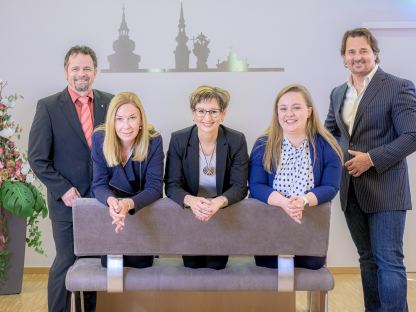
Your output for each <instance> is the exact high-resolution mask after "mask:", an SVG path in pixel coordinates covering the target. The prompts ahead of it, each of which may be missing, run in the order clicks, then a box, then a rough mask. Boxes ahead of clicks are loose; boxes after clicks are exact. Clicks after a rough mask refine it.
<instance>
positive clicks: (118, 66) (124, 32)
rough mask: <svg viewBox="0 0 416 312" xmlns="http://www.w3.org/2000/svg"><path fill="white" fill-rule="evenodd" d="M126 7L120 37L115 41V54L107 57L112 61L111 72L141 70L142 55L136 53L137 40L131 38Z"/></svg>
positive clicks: (119, 30) (119, 31)
mask: <svg viewBox="0 0 416 312" xmlns="http://www.w3.org/2000/svg"><path fill="white" fill-rule="evenodd" d="M129 31H130V30H129V28H128V27H127V22H126V15H125V8H124V7H123V18H122V21H121V25H120V28H119V29H118V34H119V35H118V39H117V40H116V41H114V42H113V50H114V51H115V53H114V54H111V55H109V56H108V57H107V59H108V62H109V63H110V70H109V71H110V72H137V71H139V63H140V60H141V57H140V55H137V54H134V53H133V51H134V49H135V46H136V44H135V42H134V41H133V40H131V39H130V38H129Z"/></svg>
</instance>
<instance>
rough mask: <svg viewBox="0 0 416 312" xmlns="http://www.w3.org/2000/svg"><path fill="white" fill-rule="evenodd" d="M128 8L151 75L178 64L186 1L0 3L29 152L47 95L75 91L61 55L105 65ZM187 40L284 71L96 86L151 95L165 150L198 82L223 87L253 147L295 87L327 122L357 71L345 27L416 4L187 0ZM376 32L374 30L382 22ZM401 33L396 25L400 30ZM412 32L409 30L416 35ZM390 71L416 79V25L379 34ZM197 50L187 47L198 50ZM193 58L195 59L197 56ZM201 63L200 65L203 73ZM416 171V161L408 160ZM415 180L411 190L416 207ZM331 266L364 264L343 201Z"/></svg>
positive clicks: (107, 79)
mask: <svg viewBox="0 0 416 312" xmlns="http://www.w3.org/2000/svg"><path fill="white" fill-rule="evenodd" d="M123 5H125V6H126V18H127V23H128V26H129V28H130V38H131V39H132V40H134V41H135V42H136V50H135V53H137V54H140V55H141V57H142V62H141V63H140V67H144V68H154V67H162V68H172V67H174V57H173V50H174V49H175V47H176V42H175V40H174V38H175V37H176V34H177V24H178V17H179V8H180V1H169V0H154V1H143V0H141V1H133V0H123V1H122V0H114V1H98V0H91V1H81V0H72V1H52V0H44V1H23V0H15V1H7V2H6V1H5V0H2V1H1V3H0V21H1V23H0V38H1V41H0V49H1V50H0V51H1V52H0V78H1V79H6V80H8V81H9V86H8V88H7V90H6V91H8V92H10V93H11V92H17V93H19V94H22V95H24V97H25V98H24V100H22V101H21V102H20V103H19V105H18V106H17V107H16V109H15V112H14V116H15V118H16V119H17V121H19V122H20V123H21V124H22V125H23V127H24V132H23V137H22V140H21V141H20V142H19V146H20V147H21V148H22V149H23V150H25V149H26V148H27V137H28V132H29V129H30V125H31V122H32V118H33V115H34V111H35V107H36V102H37V100H38V99H39V98H42V97H44V96H47V95H49V94H52V93H55V92H58V91H60V90H62V89H63V88H64V87H65V86H66V82H65V80H64V75H63V57H64V55H65V53H66V51H67V50H68V48H69V47H70V46H72V45H75V44H86V45H89V46H91V47H93V48H94V49H95V50H96V52H97V55H98V58H99V64H100V67H101V68H108V66H109V65H108V62H107V59H106V57H107V55H109V54H112V53H113V51H112V43H113V41H114V40H116V39H117V37H118V33H117V30H118V27H119V26H120V20H121V8H122V6H123ZM183 6H184V14H185V21H186V32H187V34H188V37H190V38H191V37H193V36H196V35H197V34H199V33H200V32H201V31H202V32H203V33H204V34H206V35H207V36H208V37H209V38H210V39H211V43H210V46H209V47H210V49H211V54H210V58H209V66H210V67H214V66H215V64H216V63H217V59H220V60H224V59H225V58H226V56H227V55H228V53H229V51H230V48H232V49H233V51H235V52H236V53H237V55H238V57H239V58H241V59H247V60H248V62H249V63H250V65H251V66H252V67H284V68H285V72H283V73H282V72H276V73H168V74H145V73H131V74H104V73H101V74H99V75H98V77H97V80H96V83H95V87H96V88H98V89H101V90H105V91H109V92H113V93H116V92H119V91H123V90H131V91H134V92H136V93H137V94H139V96H140V97H141V99H142V101H143V103H144V105H145V108H146V112H147V113H148V117H149V119H150V120H151V122H152V123H154V124H155V126H156V127H157V128H158V129H159V130H160V131H161V132H162V135H163V138H164V143H165V150H166V147H167V144H168V141H169V138H170V133H171V132H172V131H174V130H177V129H180V128H183V127H185V126H187V125H190V124H191V123H192V119H191V115H190V112H189V110H188V102H187V99H188V95H189V93H190V92H191V91H192V90H193V89H195V87H197V86H198V85H200V84H212V85H217V86H221V87H223V88H225V89H228V90H229V91H230V92H231V95H232V99H231V104H230V108H229V112H228V116H227V118H226V122H225V123H226V124H227V125H228V126H230V127H233V128H236V129H239V130H241V131H243V132H245V133H246V136H247V140H248V144H249V149H251V146H252V144H253V143H254V140H255V138H256V137H257V136H258V135H259V134H260V133H261V132H262V131H263V130H264V129H265V128H266V126H267V124H268V123H269V120H270V116H271V111H272V106H273V101H274V98H275V95H276V93H277V92H278V90H279V89H280V88H282V87H283V86H284V85H286V84H288V83H291V82H300V83H303V84H305V85H306V86H307V87H308V88H309V89H310V91H311V93H312V95H313V97H314V99H315V102H316V104H317V105H318V109H319V112H320V115H321V118H322V119H324V118H325V115H326V112H327V108H328V104H329V100H328V98H329V93H330V91H331V89H332V88H333V87H334V86H336V85H339V84H341V83H343V82H344V81H345V80H346V78H347V75H348V72H347V70H346V69H345V68H344V67H343V65H342V60H341V58H340V55H339V46H340V40H341V37H342V35H343V33H344V31H345V30H346V29H350V28H354V27H358V26H363V25H369V23H375V22H377V23H381V25H386V23H388V22H397V21H402V22H403V21H405V22H411V21H415V18H416V1H414V0H413V1H411V0H407V1H406V0H401V1H399V0H396V1H394V0H391V1H387V0H379V1H368V0H364V1H343V2H338V1H331V0H315V1H307V0H305V1H299V0H297V1H296V0H295V1H284V2H283V1H275V0H258V1H255V2H252V1H241V0H240V1H236V0H230V1H223V0H211V1H196V0H194V1H191V0H184V1H183ZM372 25H373V24H372ZM394 25H397V24H394ZM413 25H414V24H410V26H411V27H412V26H413ZM374 32H375V34H376V36H377V37H378V39H379V44H380V48H381V54H380V57H381V66H382V67H383V69H384V70H386V71H388V72H391V73H394V74H397V75H399V76H402V77H406V78H408V79H411V80H413V81H416V68H415V62H414V55H416V53H415V52H416V40H415V39H416V29H415V28H413V29H412V28H410V29H382V28H378V29H374ZM191 44H192V42H189V44H188V45H189V46H190V45H191ZM191 59H192V58H191ZM194 62H195V61H194V59H192V61H191V63H192V65H193V66H194ZM409 163H410V172H411V174H412V173H414V172H415V167H416V158H415V156H414V155H413V156H411V157H410V158H409ZM415 179H416V177H415V175H414V174H413V175H412V176H411V183H412V184H411V185H412V186H411V189H412V195H413V198H414V202H416V193H415V186H416V181H415ZM415 215H416V213H415V212H414V211H412V212H409V213H408V220H407V225H406V233H405V255H406V264H407V267H408V269H409V270H412V271H416V249H415V248H411V247H412V246H414V244H415V237H416V220H415ZM41 228H42V232H43V237H44V246H45V247H46V250H47V257H44V256H38V255H36V254H35V253H34V252H33V251H31V250H27V256H26V261H25V265H26V266H49V265H50V264H51V263H52V261H53V257H54V252H55V251H54V244H53V239H52V234H51V228H50V221H49V220H45V221H43V222H42V223H41ZM328 263H329V266H342V267H345V266H347V267H349V266H356V265H357V254H356V251H355V248H354V246H353V243H352V241H351V238H350V236H349V233H348V230H347V227H346V224H345V220H344V216H343V214H342V212H341V209H340V205H339V200H338V198H336V199H335V200H334V201H333V215H332V228H331V238H330V250H329V255H328Z"/></svg>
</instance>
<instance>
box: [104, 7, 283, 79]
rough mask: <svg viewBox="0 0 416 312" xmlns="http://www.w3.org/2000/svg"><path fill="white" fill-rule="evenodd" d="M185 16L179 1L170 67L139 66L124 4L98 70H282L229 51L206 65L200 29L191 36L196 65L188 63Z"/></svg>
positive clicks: (206, 51)
mask: <svg viewBox="0 0 416 312" xmlns="http://www.w3.org/2000/svg"><path fill="white" fill-rule="evenodd" d="M185 28H186V27H185V18H184V13H183V5H182V3H181V8H180V16H179V23H178V34H177V36H176V38H175V40H176V42H177V45H176V49H175V51H173V54H174V58H175V67H174V68H140V66H139V64H140V61H141V56H140V55H138V54H135V53H134V50H135V46H136V44H135V42H134V41H133V40H131V39H130V36H129V32H130V29H129V28H128V26H127V21H126V14H125V7H123V15H122V20H121V25H120V27H119V29H118V33H119V37H118V39H117V40H115V41H114V42H113V50H114V53H113V54H111V55H109V56H108V57H107V60H108V63H109V68H108V69H102V70H101V72H102V73H134V72H136V73H178V72H284V68H283V67H250V66H249V64H248V62H247V60H245V61H243V60H239V59H238V58H237V54H236V53H235V52H233V51H232V50H231V51H230V53H229V54H228V57H227V59H226V60H224V61H222V62H220V61H219V60H218V61H217V64H216V66H215V67H208V65H207V61H208V58H209V54H210V49H209V47H208V45H209V43H210V42H211V40H210V39H209V38H208V37H207V36H206V35H204V34H203V33H202V32H200V33H199V35H198V36H197V37H196V38H192V39H191V40H192V41H193V49H192V53H193V54H194V55H195V57H196V59H197V62H196V67H194V68H192V67H190V65H189V56H190V54H191V50H190V49H189V47H188V44H187V43H188V41H189V38H188V36H187V35H186V30H185Z"/></svg>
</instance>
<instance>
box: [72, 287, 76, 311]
mask: <svg viewBox="0 0 416 312" xmlns="http://www.w3.org/2000/svg"><path fill="white" fill-rule="evenodd" d="M76 311H77V306H76V305H75V292H73V291H72V292H71V312H76Z"/></svg>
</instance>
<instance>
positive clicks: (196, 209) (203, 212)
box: [184, 195, 210, 221]
mask: <svg viewBox="0 0 416 312" xmlns="http://www.w3.org/2000/svg"><path fill="white" fill-rule="evenodd" d="M184 202H185V204H186V205H188V206H190V207H191V210H192V212H193V213H194V215H195V218H197V219H198V220H200V221H208V220H209V217H210V211H209V209H210V208H209V204H210V200H209V199H207V198H204V197H198V196H193V195H186V196H185V199H184Z"/></svg>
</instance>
